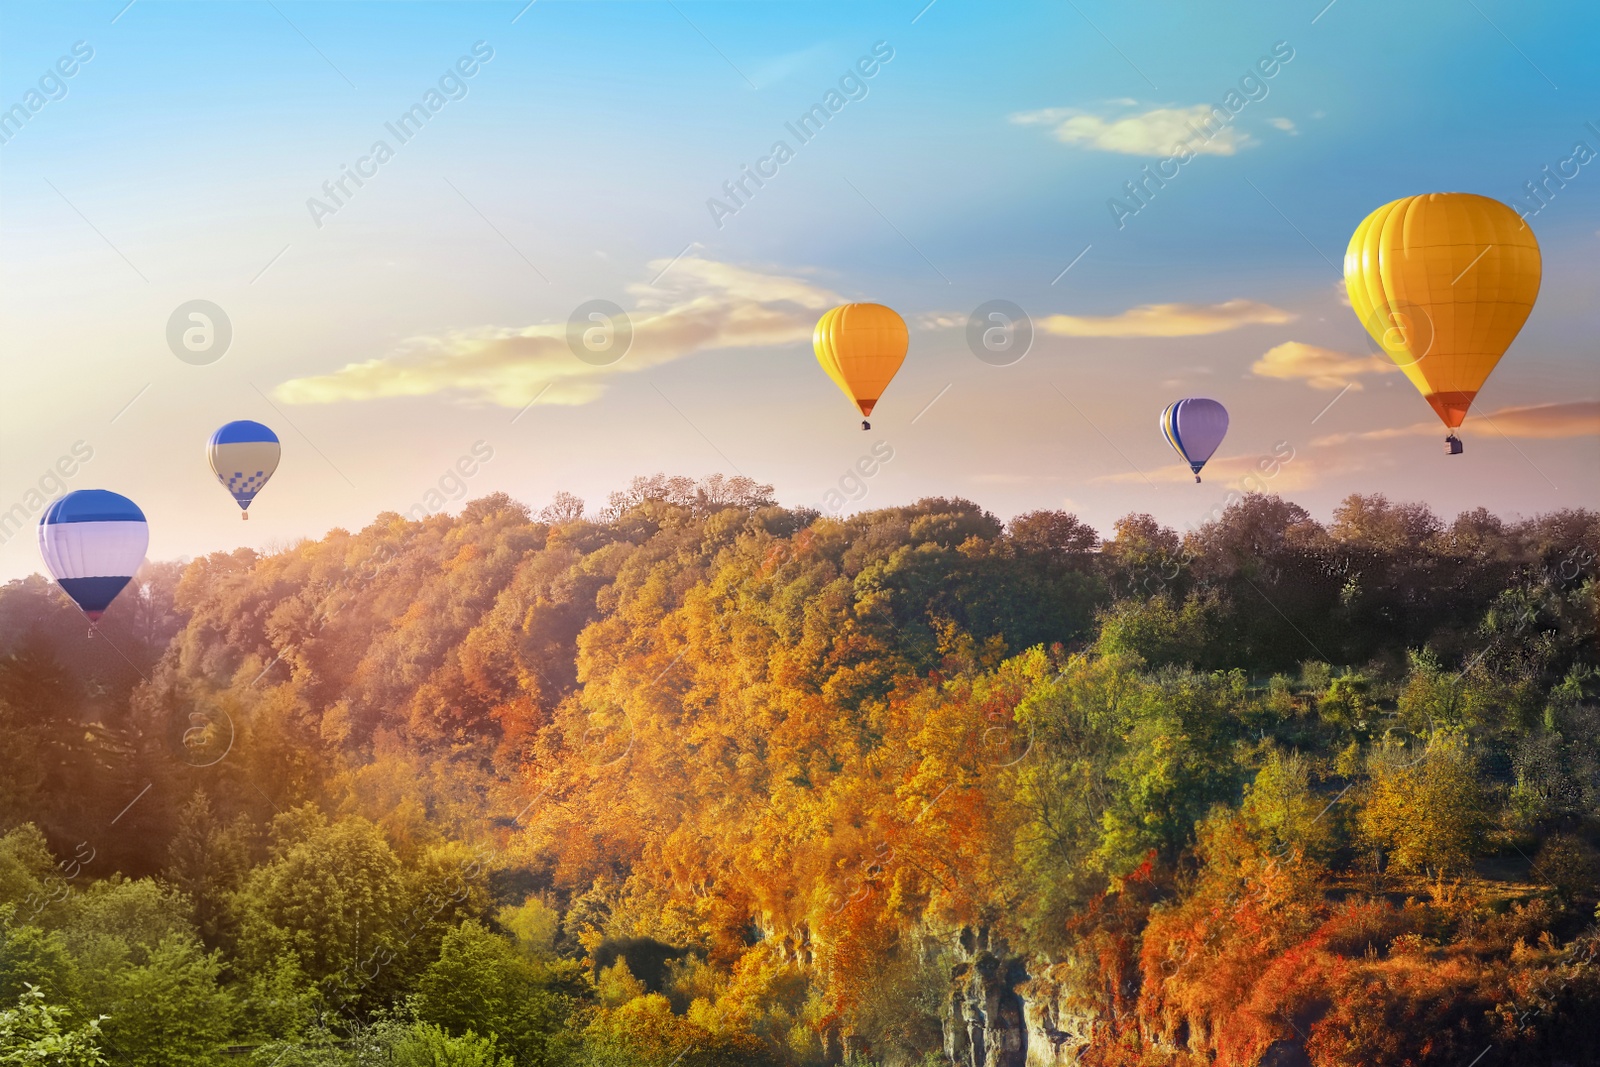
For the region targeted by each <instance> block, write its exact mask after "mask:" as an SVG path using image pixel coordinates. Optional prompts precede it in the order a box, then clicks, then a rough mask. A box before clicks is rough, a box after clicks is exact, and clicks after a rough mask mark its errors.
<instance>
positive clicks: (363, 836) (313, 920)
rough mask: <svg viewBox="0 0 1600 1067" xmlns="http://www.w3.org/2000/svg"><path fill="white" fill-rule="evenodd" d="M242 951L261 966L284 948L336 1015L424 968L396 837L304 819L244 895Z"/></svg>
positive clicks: (363, 1005) (360, 824)
mask: <svg viewBox="0 0 1600 1067" xmlns="http://www.w3.org/2000/svg"><path fill="white" fill-rule="evenodd" d="M238 901H239V904H238V906H239V909H240V911H241V915H242V919H241V933H240V954H241V956H242V957H243V958H244V960H245V961H246V963H247V965H248V966H250V967H251V968H252V969H254V970H262V969H265V968H266V967H267V966H268V965H270V964H271V963H272V962H273V961H274V960H276V959H277V958H278V957H279V956H280V955H281V954H283V953H284V952H289V953H292V954H293V955H294V956H295V957H296V959H297V961H298V965H299V967H300V969H301V970H302V971H303V972H304V973H305V975H306V976H307V977H308V978H309V979H311V980H312V981H314V982H317V983H319V984H320V985H321V986H322V988H323V991H324V992H325V994H326V995H327V996H328V997H329V999H330V1002H331V1006H332V1007H333V1008H334V1010H336V1011H341V1012H342V1011H346V1010H353V1011H357V1012H361V1011H365V1010H369V1009H370V1008H371V1007H373V1006H376V1005H378V1004H381V1003H383V1002H384V1001H385V1000H387V999H388V997H389V996H390V995H391V994H392V993H393V992H394V991H396V990H398V989H400V988H403V987H404V985H405V982H406V980H407V978H408V976H409V974H414V973H415V971H414V967H415V964H414V957H413V955H412V954H411V952H409V951H408V950H409V948H410V939H411V937H412V936H413V934H414V933H415V931H416V930H417V929H418V928H419V924H420V923H421V922H423V921H425V918H426V917H425V916H421V915H418V916H415V917H414V919H415V921H413V922H410V923H408V922H407V916H408V915H409V914H410V911H411V908H410V905H411V900H410V895H409V894H408V892H407V884H406V878H405V876H404V872H403V871H402V870H401V867H400V861H399V859H398V858H396V856H395V854H394V852H393V850H392V849H390V847H389V844H388V842H387V841H385V840H384V839H383V835H382V834H380V833H379V832H378V830H377V828H376V827H375V826H373V825H372V824H371V823H370V822H368V821H367V820H365V819H361V818H353V817H352V818H345V819H341V820H339V821H338V822H336V823H332V824H321V825H319V824H318V821H317V820H314V819H313V820H306V819H303V818H302V819H300V820H299V822H298V823H297V824H296V828H295V829H293V830H292V831H291V832H290V833H289V836H288V837H287V839H286V840H285V841H284V847H282V848H281V851H280V852H279V854H278V855H277V856H276V857H275V858H274V859H273V860H272V861H270V862H269V863H267V864H265V865H264V866H261V867H258V868H256V869H255V871H253V872H252V873H251V875H250V877H249V879H248V880H247V881H246V883H245V885H244V888H243V889H241V890H240V891H239V895H238Z"/></svg>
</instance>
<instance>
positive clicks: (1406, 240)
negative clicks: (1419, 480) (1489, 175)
mask: <svg viewBox="0 0 1600 1067" xmlns="http://www.w3.org/2000/svg"><path fill="white" fill-rule="evenodd" d="M1539 276H1540V260H1539V242H1538V241H1536V240H1534V237H1533V231H1532V230H1530V229H1529V228H1528V225H1527V223H1525V222H1523V221H1522V219H1521V218H1519V217H1518V215H1517V213H1516V212H1515V211H1513V210H1511V209H1510V208H1509V207H1507V206H1506V205H1504V204H1502V203H1500V201H1498V200H1491V199H1489V198H1488V197H1486V196H1475V195H1473V194H1472V193H1427V194H1424V195H1422V196H1408V197H1406V198H1404V199H1403V200H1396V201H1393V202H1392V203H1388V204H1385V205H1383V206H1382V207H1380V208H1379V209H1378V210H1376V211H1374V212H1373V213H1372V214H1370V215H1368V216H1367V217H1366V218H1365V219H1364V220H1363V221H1362V223H1361V225H1360V226H1358V227H1356V232H1355V234H1354V236H1352V237H1351V238H1350V247H1348V248H1347V249H1345V253H1344V284H1345V288H1346V289H1347V290H1349V293H1350V306H1351V307H1353V308H1355V312H1356V314H1357V315H1358V316H1359V317H1360V318H1361V322H1362V324H1363V325H1364V326H1366V328H1367V332H1368V333H1369V334H1371V335H1372V339H1373V340H1374V341H1376V342H1377V343H1378V347H1379V348H1382V349H1383V350H1384V351H1385V352H1386V353H1388V355H1389V358H1391V359H1393V360H1394V361H1395V363H1396V364H1397V365H1398V366H1399V367H1400V369H1401V370H1403V371H1405V374H1406V377H1407V378H1410V379H1411V384H1412V385H1415V386H1416V387H1417V391H1418V392H1420V393H1421V394H1422V395H1423V397H1424V398H1425V399H1426V400H1427V401H1428V403H1429V404H1432V405H1433V410H1434V411H1436V412H1437V413H1438V415H1439V418H1440V419H1442V420H1443V421H1444V424H1445V426H1447V427H1449V429H1450V430H1452V431H1454V430H1455V429H1456V428H1457V427H1459V426H1460V425H1461V420H1462V419H1464V418H1466V416H1467V409H1468V408H1469V407H1471V405H1472V401H1473V398H1474V397H1476V396H1477V395H1478V390H1479V389H1481V388H1483V383H1484V380H1485V379H1487V378H1488V377H1489V372H1490V371H1492V370H1494V367H1495V364H1496V363H1498V362H1500V357H1501V356H1502V355H1504V354H1505V350H1506V349H1507V348H1508V347H1510V345H1511V342H1512V340H1513V339H1514V338H1515V337H1516V336H1517V331H1519V330H1521V329H1522V324H1523V323H1524V322H1526V321H1528V313H1529V312H1530V311H1532V310H1533V302H1534V299H1535V298H1537V297H1538V295H1539ZM1445 442H1446V450H1447V451H1448V452H1450V453H1451V454H1452V455H1454V454H1457V453H1459V452H1460V451H1461V442H1460V440H1459V439H1458V438H1457V437H1456V435H1455V434H1454V433H1453V432H1452V433H1451V434H1450V435H1449V436H1448V437H1446V438H1445Z"/></svg>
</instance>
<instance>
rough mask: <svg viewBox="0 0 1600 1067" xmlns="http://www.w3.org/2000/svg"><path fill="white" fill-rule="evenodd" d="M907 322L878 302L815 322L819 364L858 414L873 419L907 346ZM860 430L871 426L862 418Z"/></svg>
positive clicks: (839, 311)
mask: <svg viewBox="0 0 1600 1067" xmlns="http://www.w3.org/2000/svg"><path fill="white" fill-rule="evenodd" d="M910 340H911V338H910V335H909V334H908V333H907V332H906V321H905V320H904V319H902V318H901V317H900V316H899V315H897V314H895V313H894V311H892V310H891V309H889V308H886V307H884V306H883V305H882V304H844V305H842V306H840V307H836V308H834V309H833V310H832V311H829V312H826V313H825V314H824V315H823V316H822V318H820V319H818V320H817V328H816V330H815V331H813V332H812V334H811V346H812V347H813V348H815V349H816V352H817V362H818V363H820V364H822V369H823V370H825V371H827V372H828V377H830V378H832V379H833V381H834V384H835V385H837V386H838V387H839V388H840V389H842V390H844V395H845V396H847V397H849V398H850V400H851V402H852V403H854V404H855V406H856V407H857V409H859V410H860V412H861V414H862V415H871V414H872V409H873V407H874V406H876V404H877V403H878V400H879V398H881V397H882V396H883V391H884V390H885V389H886V388H888V386H889V382H890V380H891V379H893V378H894V375H895V372H896V371H898V370H899V369H900V364H902V363H904V362H905V360H906V346H907V345H908V344H909V343H910ZM861 428H862V429H863V430H870V429H871V428H872V424H871V423H869V422H867V421H866V419H862V420H861Z"/></svg>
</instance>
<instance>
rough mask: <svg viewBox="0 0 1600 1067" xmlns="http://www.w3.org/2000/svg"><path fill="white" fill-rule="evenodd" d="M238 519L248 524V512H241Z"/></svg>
mask: <svg viewBox="0 0 1600 1067" xmlns="http://www.w3.org/2000/svg"><path fill="white" fill-rule="evenodd" d="M239 518H240V519H242V520H243V521H245V522H249V521H250V513H249V512H248V511H241V512H239Z"/></svg>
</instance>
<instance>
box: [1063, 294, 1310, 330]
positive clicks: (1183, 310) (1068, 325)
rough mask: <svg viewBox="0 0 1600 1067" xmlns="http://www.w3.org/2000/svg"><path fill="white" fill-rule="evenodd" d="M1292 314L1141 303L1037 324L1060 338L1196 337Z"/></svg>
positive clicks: (1266, 307)
mask: <svg viewBox="0 0 1600 1067" xmlns="http://www.w3.org/2000/svg"><path fill="white" fill-rule="evenodd" d="M1294 319H1295V314H1294V313H1293V312H1291V311H1284V310H1283V309H1282V308H1275V307H1273V306H1272V305H1271V304H1262V303H1258V302H1257V301H1254V300H1228V301H1224V302H1223V303H1221V304H1141V305H1139V306H1138V307H1135V308H1129V309H1128V310H1127V311H1124V312H1122V313H1121V314H1120V315H1051V316H1049V317H1047V318H1045V319H1043V320H1041V321H1040V322H1039V328H1040V329H1041V330H1043V331H1044V332H1045V333H1053V334H1058V335H1060V336H1062V337H1200V336H1204V335H1206V334H1212V333H1224V332H1226V331H1228V330H1236V329H1238V328H1239V327H1241V326H1253V325H1257V324H1262V323H1265V324H1270V325H1280V324H1282V323H1286V322H1293V321H1294Z"/></svg>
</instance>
